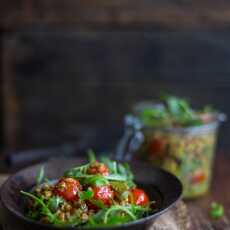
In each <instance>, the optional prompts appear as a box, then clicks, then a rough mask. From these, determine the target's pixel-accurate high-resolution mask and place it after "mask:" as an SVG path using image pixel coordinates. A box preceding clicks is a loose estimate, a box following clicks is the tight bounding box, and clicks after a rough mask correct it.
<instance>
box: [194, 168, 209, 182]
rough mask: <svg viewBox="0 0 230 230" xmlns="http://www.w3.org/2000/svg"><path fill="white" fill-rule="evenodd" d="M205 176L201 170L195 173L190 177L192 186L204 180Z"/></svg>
mask: <svg viewBox="0 0 230 230" xmlns="http://www.w3.org/2000/svg"><path fill="white" fill-rule="evenodd" d="M205 178H206V176H205V174H204V172H203V171H202V170H200V169H199V170H197V171H195V173H194V175H193V176H192V179H191V181H192V183H193V184H198V183H202V182H203V181H204V180H205Z"/></svg>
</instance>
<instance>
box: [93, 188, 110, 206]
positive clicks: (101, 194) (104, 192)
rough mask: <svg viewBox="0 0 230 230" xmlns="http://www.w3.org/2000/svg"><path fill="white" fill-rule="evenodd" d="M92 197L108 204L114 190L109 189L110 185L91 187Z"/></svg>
mask: <svg viewBox="0 0 230 230" xmlns="http://www.w3.org/2000/svg"><path fill="white" fill-rule="evenodd" d="M93 193H94V196H93V199H95V200H101V201H102V202H103V203H104V204H106V205H110V204H111V199H113V197H114V191H113V190H112V189H111V187H110V186H107V185H105V186H100V187H93Z"/></svg>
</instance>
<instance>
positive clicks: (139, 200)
mask: <svg viewBox="0 0 230 230" xmlns="http://www.w3.org/2000/svg"><path fill="white" fill-rule="evenodd" d="M130 202H131V203H134V204H136V205H141V206H145V205H147V204H148V203H149V197H148V195H147V194H146V193H145V191H144V190H142V189H139V188H134V189H131V198H130Z"/></svg>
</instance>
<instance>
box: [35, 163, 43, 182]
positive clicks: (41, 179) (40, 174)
mask: <svg viewBox="0 0 230 230" xmlns="http://www.w3.org/2000/svg"><path fill="white" fill-rule="evenodd" d="M44 178H45V169H44V166H42V167H41V168H40V170H39V172H38V174H37V177H36V183H37V184H41V183H42V182H43V181H44Z"/></svg>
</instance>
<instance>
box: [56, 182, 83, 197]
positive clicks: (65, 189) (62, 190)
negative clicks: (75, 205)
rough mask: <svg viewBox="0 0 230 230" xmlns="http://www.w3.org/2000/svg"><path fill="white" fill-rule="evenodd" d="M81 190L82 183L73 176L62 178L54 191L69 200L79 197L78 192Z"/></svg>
mask: <svg viewBox="0 0 230 230" xmlns="http://www.w3.org/2000/svg"><path fill="white" fill-rule="evenodd" d="M79 190H81V185H80V182H79V181H78V180H75V179H73V178H62V179H60V180H59V181H58V183H57V184H56V186H55V188H54V193H55V194H56V195H58V196H61V197H63V198H64V199H65V200H67V201H74V200H77V199H78V194H77V193H78V191H79Z"/></svg>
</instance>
